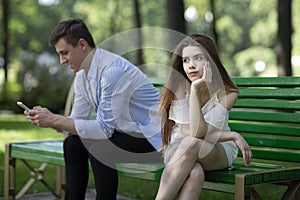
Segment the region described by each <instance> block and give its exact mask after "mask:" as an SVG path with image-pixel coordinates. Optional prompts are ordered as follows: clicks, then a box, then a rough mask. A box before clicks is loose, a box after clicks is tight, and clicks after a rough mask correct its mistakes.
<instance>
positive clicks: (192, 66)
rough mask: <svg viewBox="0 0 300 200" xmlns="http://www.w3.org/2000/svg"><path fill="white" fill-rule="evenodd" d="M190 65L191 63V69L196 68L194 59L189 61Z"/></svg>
mask: <svg viewBox="0 0 300 200" xmlns="http://www.w3.org/2000/svg"><path fill="white" fill-rule="evenodd" d="M189 65H190V66H189V68H190V69H195V68H196V67H195V65H194V63H193V61H192V60H191V61H190V62H189Z"/></svg>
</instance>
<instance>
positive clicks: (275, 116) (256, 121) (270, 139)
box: [229, 77, 300, 163]
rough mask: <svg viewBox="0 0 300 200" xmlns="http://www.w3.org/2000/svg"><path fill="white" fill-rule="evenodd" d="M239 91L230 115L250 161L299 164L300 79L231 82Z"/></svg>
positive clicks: (247, 79) (231, 122)
mask: <svg viewBox="0 0 300 200" xmlns="http://www.w3.org/2000/svg"><path fill="white" fill-rule="evenodd" d="M233 81H234V82H235V84H236V85H237V86H238V87H239V89H240V94H239V99H238V101H237V102H236V104H235V106H234V108H233V109H232V111H230V116H229V118H230V125H229V126H230V128H231V130H234V131H237V132H239V133H241V134H242V135H243V136H244V138H245V139H246V140H247V142H248V143H249V145H250V146H251V149H252V153H253V158H258V159H265V160H278V161H287V162H294V163H296V162H300V77H275V78H271V77H268V78H267V77H264V78H262V77H254V78H253V77H251V78H244V77H243V78H233Z"/></svg>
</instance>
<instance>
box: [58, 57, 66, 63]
mask: <svg viewBox="0 0 300 200" xmlns="http://www.w3.org/2000/svg"><path fill="white" fill-rule="evenodd" d="M59 61H60V64H65V63H66V62H67V59H66V58H65V57H63V56H60V57H59Z"/></svg>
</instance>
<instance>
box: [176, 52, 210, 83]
mask: <svg viewBox="0 0 300 200" xmlns="http://www.w3.org/2000/svg"><path fill="white" fill-rule="evenodd" d="M206 62H207V58H206V57H205V53H204V51H203V50H202V48H200V47H199V46H187V47H184V48H183V49H182V63H183V68H184V71H185V73H186V75H187V77H188V78H189V79H190V81H194V80H197V79H200V78H201V77H202V75H203V67H204V65H205V63H206Z"/></svg>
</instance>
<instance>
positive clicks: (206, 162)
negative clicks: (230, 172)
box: [156, 136, 228, 200]
mask: <svg viewBox="0 0 300 200" xmlns="http://www.w3.org/2000/svg"><path fill="white" fill-rule="evenodd" d="M204 143H205V146H206V147H207V148H209V149H210V150H209V152H208V153H206V155H205V157H204V158H203V157H202V154H201V153H200V149H201V147H202V145H203V144H204ZM210 145H211V146H210ZM196 162H199V163H200V164H201V165H202V167H203V169H204V170H215V169H222V168H226V167H227V166H228V161H227V157H226V153H225V150H224V149H223V147H222V146H221V145H220V144H215V145H214V144H210V143H207V142H206V141H204V140H201V139H197V138H194V137H189V136H187V137H185V138H183V140H182V142H181V143H180V145H179V146H178V148H177V150H176V152H175V153H174V156H172V158H171V159H170V161H169V162H168V164H167V165H166V167H165V169H164V171H163V174H162V177H161V181H160V186H159V190H158V193H157V196H156V200H159V199H164V200H168V199H173V198H174V197H175V196H176V194H177V193H178V192H179V190H180V189H181V187H182V186H183V184H184V182H185V180H186V179H187V177H188V175H189V173H190V172H191V170H192V168H193V167H194V166H195V163H196ZM199 187H200V186H199Z"/></svg>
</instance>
